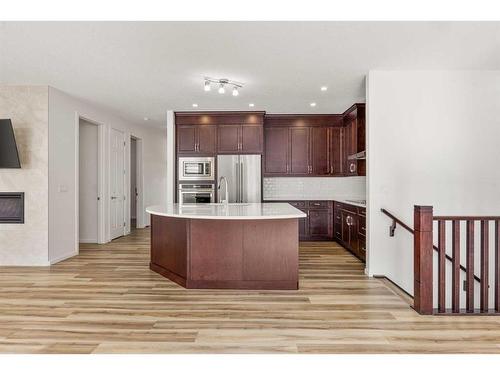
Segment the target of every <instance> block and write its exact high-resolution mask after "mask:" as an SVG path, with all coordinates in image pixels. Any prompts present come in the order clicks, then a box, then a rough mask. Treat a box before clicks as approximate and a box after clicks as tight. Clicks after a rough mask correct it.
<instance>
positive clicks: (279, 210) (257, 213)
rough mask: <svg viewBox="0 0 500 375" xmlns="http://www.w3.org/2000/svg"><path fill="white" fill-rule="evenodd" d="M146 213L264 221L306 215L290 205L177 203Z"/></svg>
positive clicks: (149, 209)
mask: <svg viewBox="0 0 500 375" xmlns="http://www.w3.org/2000/svg"><path fill="white" fill-rule="evenodd" d="M146 212H148V213H150V214H152V215H159V216H168V217H180V218H185V219H219V220H263V219H296V218H301V217H306V214H305V213H304V212H302V211H300V210H298V209H296V208H295V207H293V206H291V205H290V204H288V203H229V204H227V205H225V204H222V203H201V204H185V205H180V204H177V203H174V204H168V205H159V206H150V207H147V208H146Z"/></svg>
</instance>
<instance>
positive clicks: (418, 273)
mask: <svg viewBox="0 0 500 375" xmlns="http://www.w3.org/2000/svg"><path fill="white" fill-rule="evenodd" d="M432 220H433V212H432V206H415V208H414V228H415V235H414V238H413V269H414V281H413V288H414V305H413V308H414V309H415V311H416V312H418V313H419V314H422V315H431V314H432V308H433V298H432V277H433V272H432V255H433V254H432V240H433V239H432Z"/></svg>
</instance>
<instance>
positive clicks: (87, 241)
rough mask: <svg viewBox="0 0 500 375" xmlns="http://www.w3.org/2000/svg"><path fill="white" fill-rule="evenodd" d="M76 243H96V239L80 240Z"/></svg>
mask: <svg viewBox="0 0 500 375" xmlns="http://www.w3.org/2000/svg"><path fill="white" fill-rule="evenodd" d="M78 242H80V243H97V239H95V238H93V239H87V238H80V240H79V241H78Z"/></svg>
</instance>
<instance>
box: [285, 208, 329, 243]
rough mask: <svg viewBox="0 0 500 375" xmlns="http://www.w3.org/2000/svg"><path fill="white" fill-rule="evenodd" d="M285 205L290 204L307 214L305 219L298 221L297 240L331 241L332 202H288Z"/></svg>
mask: <svg viewBox="0 0 500 375" xmlns="http://www.w3.org/2000/svg"><path fill="white" fill-rule="evenodd" d="M281 202H283V201H281ZM286 203H290V204H291V205H292V206H294V207H295V208H298V209H299V210H301V211H303V212H305V213H306V214H307V217H305V218H301V219H299V240H301V241H332V240H333V202H332V201H288V202H286Z"/></svg>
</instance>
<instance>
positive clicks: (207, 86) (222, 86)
mask: <svg viewBox="0 0 500 375" xmlns="http://www.w3.org/2000/svg"><path fill="white" fill-rule="evenodd" d="M212 83H213V84H214V85H218V86H219V88H218V89H217V92H218V93H219V94H225V93H226V86H232V91H231V92H232V94H233V96H238V95H239V94H240V92H239V89H240V88H242V87H243V85H244V83H242V82H236V81H231V80H229V79H227V78H210V77H205V78H204V85H203V89H204V90H205V91H211V88H212V87H211V85H212Z"/></svg>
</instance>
